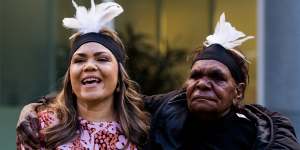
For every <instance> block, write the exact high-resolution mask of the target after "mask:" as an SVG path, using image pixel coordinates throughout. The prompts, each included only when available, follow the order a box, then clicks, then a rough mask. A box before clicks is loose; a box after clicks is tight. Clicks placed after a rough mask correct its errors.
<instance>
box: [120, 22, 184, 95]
mask: <svg viewBox="0 0 300 150" xmlns="http://www.w3.org/2000/svg"><path fill="white" fill-rule="evenodd" d="M120 37H121V39H122V40H123V42H124V45H125V47H126V50H127V54H128V59H127V66H126V68H127V70H128V73H129V75H130V77H131V79H133V80H134V81H136V82H137V83H138V84H139V85H140V87H141V91H142V93H143V94H158V93H162V92H166V91H169V90H172V89H175V88H178V87H180V86H181V85H182V84H183V82H184V77H185V76H184V75H185V73H186V70H185V69H182V68H184V66H186V54H187V51H186V50H185V49H182V48H172V47H170V46H169V45H168V46H167V48H166V50H165V51H164V52H162V51H160V50H159V49H157V48H156V47H155V46H154V45H151V44H149V43H147V42H146V41H149V36H147V35H146V34H143V33H137V32H136V31H134V29H133V27H132V26H131V25H127V26H126V29H125V32H123V33H120ZM182 70H184V71H182Z"/></svg>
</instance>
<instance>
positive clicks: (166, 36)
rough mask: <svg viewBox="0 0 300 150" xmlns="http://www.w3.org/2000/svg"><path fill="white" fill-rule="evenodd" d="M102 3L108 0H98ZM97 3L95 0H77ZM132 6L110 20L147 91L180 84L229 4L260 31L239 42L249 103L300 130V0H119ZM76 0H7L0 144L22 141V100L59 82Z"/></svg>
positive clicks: (244, 23)
mask: <svg viewBox="0 0 300 150" xmlns="http://www.w3.org/2000/svg"><path fill="white" fill-rule="evenodd" d="M95 1H96V3H100V2H101V0H95ZM76 2H77V3H78V4H80V5H85V6H86V7H90V1H89V0H76ZM116 2H118V3H120V4H121V5H122V6H123V7H124V9H125V11H124V13H123V14H121V15H120V16H119V17H117V19H116V20H115V21H114V23H113V24H111V26H113V27H114V28H115V30H116V31H117V32H118V33H119V35H120V37H121V38H122V40H123V42H124V43H125V46H126V48H127V52H128V56H129V58H128V63H127V69H128V70H129V73H130V76H131V78H132V79H133V80H135V81H137V82H138V83H139V84H140V86H141V90H142V93H143V94H147V95H150V94H158V93H163V92H167V91H170V90H172V89H176V88H180V87H181V86H182V85H183V83H184V80H185V78H187V75H188V73H189V69H190V63H191V58H192V56H193V52H194V50H195V49H197V48H201V47H202V42H203V41H204V40H205V37H206V36H207V35H209V34H211V33H213V31H214V27H215V24H216V22H217V21H218V19H219V16H220V15H221V13H222V12H225V14H226V19H227V20H228V21H230V22H231V23H232V25H233V26H234V27H236V28H237V29H238V30H240V31H243V32H244V33H245V34H247V35H254V36H255V37H256V38H255V39H254V40H249V41H247V42H246V43H244V44H243V45H242V46H241V47H240V50H241V51H242V52H243V53H244V54H245V55H246V56H247V57H248V59H249V60H250V61H251V64H250V85H249V87H248V89H247V92H246V97H245V100H244V103H258V104H262V105H264V106H266V107H268V108H270V109H272V110H274V111H279V112H281V113H283V114H285V115H287V116H288V117H289V118H290V119H291V120H292V123H293V125H294V126H295V128H296V132H297V135H300V100H299V98H300V78H299V77H300V59H299V57H300V49H299V47H300V28H299V24H300V16H299V15H298V13H299V12H300V1H298V0H289V1H281V0H244V1H241V0H226V1H224V0H186V1H182V0H116ZM74 12H75V9H74V8H73V7H72V5H71V1H70V0H26V1H24V0H23V1H22V0H0V119H1V123H0V133H1V135H0V145H1V149H15V126H16V122H17V120H18V116H19V112H20V110H21V108H22V107H23V106H24V105H25V104H27V103H29V102H32V101H35V100H36V99H37V98H38V97H41V96H43V95H46V94H47V93H50V92H51V91H55V90H56V89H57V88H59V86H60V83H61V81H62V76H63V75H64V73H65V71H66V61H67V54H68V50H69V41H68V37H69V36H70V35H71V34H72V33H71V32H70V31H68V30H66V29H64V28H63V27H62V22H61V20H62V19H63V18H64V17H73V15H74Z"/></svg>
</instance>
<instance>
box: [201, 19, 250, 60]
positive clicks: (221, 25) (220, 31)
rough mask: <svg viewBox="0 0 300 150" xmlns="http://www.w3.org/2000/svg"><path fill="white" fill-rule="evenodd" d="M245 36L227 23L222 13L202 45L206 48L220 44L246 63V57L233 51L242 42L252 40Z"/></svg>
mask: <svg viewBox="0 0 300 150" xmlns="http://www.w3.org/2000/svg"><path fill="white" fill-rule="evenodd" d="M245 36H246V35H245V34H244V33H243V32H241V31H237V30H236V29H235V28H234V27H233V26H231V24H230V23H229V22H226V20H225V14H224V13H222V15H221V16H220V20H219V22H218V23H217V25H216V28H215V32H214V34H212V35H209V36H207V37H206V41H205V42H204V43H203V44H204V46H206V47H208V46H210V45H212V44H220V45H222V46H223V47H224V48H226V49H227V50H230V51H233V52H234V53H236V54H238V55H239V56H240V57H242V58H243V59H244V60H246V61H247V59H246V57H245V56H244V55H243V54H242V53H241V52H239V51H238V50H235V49H234V48H235V47H237V46H240V45H241V44H242V43H243V42H245V41H247V40H249V39H253V38H254V36H246V37H245Z"/></svg>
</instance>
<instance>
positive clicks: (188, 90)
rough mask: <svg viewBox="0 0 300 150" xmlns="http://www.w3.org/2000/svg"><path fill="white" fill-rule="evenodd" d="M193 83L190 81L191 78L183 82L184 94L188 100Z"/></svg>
mask: <svg viewBox="0 0 300 150" xmlns="http://www.w3.org/2000/svg"><path fill="white" fill-rule="evenodd" d="M195 83H196V82H195V81H192V80H188V81H186V82H185V87H186V94H187V98H188V101H189V98H190V96H191V94H192V92H193V89H194V85H195Z"/></svg>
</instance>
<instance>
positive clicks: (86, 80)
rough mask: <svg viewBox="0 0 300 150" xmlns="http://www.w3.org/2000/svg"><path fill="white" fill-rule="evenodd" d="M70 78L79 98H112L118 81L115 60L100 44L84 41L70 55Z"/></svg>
mask: <svg viewBox="0 0 300 150" xmlns="http://www.w3.org/2000/svg"><path fill="white" fill-rule="evenodd" d="M70 80H71V85H72V90H73V92H74V93H75V95H76V97H77V99H79V100H82V101H91V100H106V99H113V93H114V91H115V89H116V86H117V82H118V63H117V60H116V58H115V57H114V55H113V54H112V53H111V51H110V50H108V49H107V48H106V47H104V46H102V45H101V44H99V43H95V42H89V43H85V44H83V45H82V46H81V47H79V49H78V50H77V51H76V52H75V53H74V54H73V56H72V59H71V64H70Z"/></svg>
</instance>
